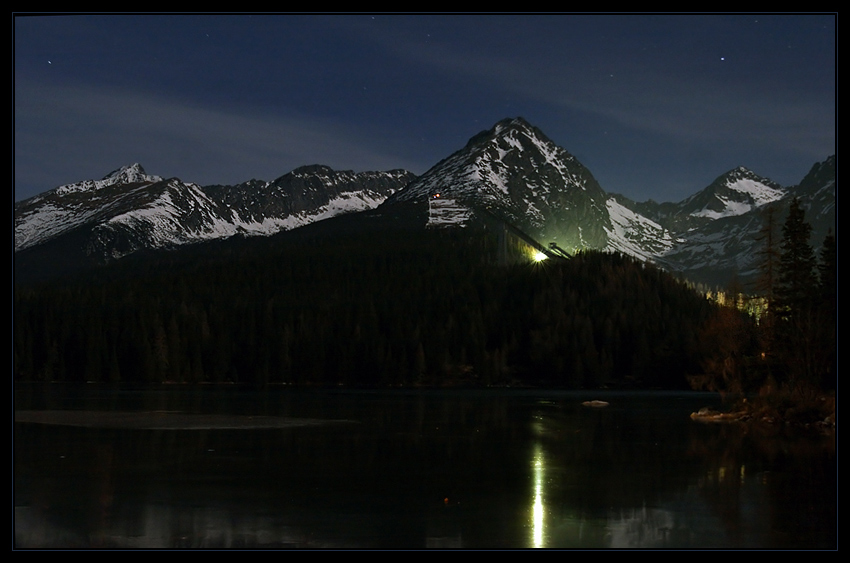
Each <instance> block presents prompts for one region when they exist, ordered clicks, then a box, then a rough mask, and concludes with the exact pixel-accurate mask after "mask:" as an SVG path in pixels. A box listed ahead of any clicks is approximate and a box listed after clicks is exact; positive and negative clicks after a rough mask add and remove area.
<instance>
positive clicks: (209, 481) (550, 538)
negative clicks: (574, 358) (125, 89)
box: [14, 385, 837, 549]
mask: <svg viewBox="0 0 850 563" xmlns="http://www.w3.org/2000/svg"><path fill="white" fill-rule="evenodd" d="M589 399H600V400H604V401H607V402H608V403H609V406H607V407H603V408H591V407H586V406H583V405H582V402H583V401H586V400H589ZM704 406H712V407H716V406H718V399H717V397H716V396H715V395H709V394H696V393H687V394H676V393H648V392H647V393H610V392H609V393H599V392H596V393H593V394H586V393H575V392H547V391H513V390H483V391H343V390H338V391H304V390H291V389H286V388H278V389H271V390H266V391H255V390H247V389H240V388H235V387H232V386H230V387H227V386H223V387H215V386H203V387H183V386H161V387H156V388H146V389H130V388H116V387H111V388H110V387H104V386H93V385H88V386H65V385H49V386H42V385H17V386H16V390H15V409H16V422H15V425H14V439H15V444H14V453H15V461H14V466H15V470H14V471H15V475H14V491H15V499H14V502H15V544H16V546H17V547H20V548H41V547H71V548H74V547H84V548H87V547H130V548H162V547H166V548H171V547H187V548H277V547H293V548H413V549H421V548H533V547H541V548H801V549H835V548H836V547H837V539H836V520H837V518H836V516H837V501H836V455H835V454H836V443H835V436H834V435H831V436H821V435H818V434H813V433H799V432H797V433H795V432H790V431H787V430H785V429H778V428H757V427H749V428H748V427H744V426H739V425H720V424H705V423H698V422H694V421H691V420H690V418H689V415H690V413H691V412H693V411H695V410H698V409H699V408H700V407H704ZM69 411H70V412H69Z"/></svg>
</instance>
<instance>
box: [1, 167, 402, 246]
mask: <svg viewBox="0 0 850 563" xmlns="http://www.w3.org/2000/svg"><path fill="white" fill-rule="evenodd" d="M413 178H415V175H414V174H412V173H410V172H407V171H405V170H392V171H389V172H357V173H355V172H352V171H335V170H332V169H331V168H329V167H327V166H320V165H315V166H305V167H302V168H298V169H296V170H293V171H292V172H290V173H288V174H285V175H284V176H281V177H280V178H278V179H277V180H274V181H272V182H266V181H262V180H249V181H247V182H243V183H241V184H238V185H236V186H224V185H214V186H199V185H197V184H193V183H189V182H183V181H181V180H180V179H178V178H170V179H167V180H163V179H162V178H161V177H159V176H153V175H150V174H147V173H146V172H145V171H144V169H143V168H142V167H141V166H140V165H139V164H132V165H130V166H125V167H123V168H119V169H118V170H115V171H113V172H111V173H109V174H107V175H106V176H105V177H104V178H103V179H102V180H86V181H83V182H78V183H76V184H69V185H65V186H60V187H58V188H55V189H53V190H50V191H48V192H45V193H43V194H41V195H39V196H36V197H33V198H30V199H27V200H24V201H21V202H18V203H16V204H15V253H16V254H17V253H18V252H20V251H25V250H28V249H31V248H34V247H40V246H45V245H47V244H49V243H52V242H53V241H56V240H57V239H59V238H66V239H67V237H69V236H70V237H73V240H74V242H73V244H71V243H69V244H71V249H69V248H68V247H67V246H65V245H64V244H63V245H61V246H62V248H63V250H62V253H63V254H66V255H69V254H73V255H76V256H79V257H80V259H81V260H88V259H93V260H95V261H109V260H113V259H117V258H121V257H123V256H126V255H128V254H132V253H134V252H136V251H139V250H154V249H163V248H173V247H177V246H180V245H184V244H192V243H197V242H201V241H207V240H215V239H222V238H228V237H231V236H233V235H237V234H241V235H246V236H250V235H271V234H275V233H277V232H280V231H285V230H289V229H293V228H296V227H300V226H303V225H306V224H309V223H312V222H315V221H319V220H322V219H326V218H328V217H333V216H335V215H339V214H343V213H350V212H355V211H364V210H368V209H373V208H375V207H377V206H378V205H379V204H380V203H382V202H383V201H384V200H385V199H386V198H387V196H389V195H390V194H392V193H393V192H395V191H396V190H399V189H401V188H403V187H404V186H405V185H407V183H408V182H410V181H411V180H412V179H413Z"/></svg>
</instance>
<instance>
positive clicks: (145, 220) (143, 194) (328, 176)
mask: <svg viewBox="0 0 850 563" xmlns="http://www.w3.org/2000/svg"><path fill="white" fill-rule="evenodd" d="M792 197H800V198H801V201H802V202H803V205H804V208H805V209H806V210H807V213H809V217H811V220H812V222H813V227H814V229H813V238H812V241H811V242H812V244H813V246H815V247H817V245H819V244H820V242H821V241H822V240H823V237H824V236H825V234H826V232H827V231H828V229H830V228H832V229H833V231H834V225H835V156H834V155H833V156H831V157H829V158H828V159H827V160H826V161H824V162H822V163H818V164H815V165H814V166H813V167H812V169H811V171H810V172H809V174H808V175H807V176H806V177H805V178H804V179H803V180H802V181H801V182H800V184H799V185H797V186H790V187H783V186H781V185H779V184H778V183H776V182H774V181H772V180H770V179H768V178H765V177H762V176H759V175H757V174H755V173H754V172H752V171H750V170H748V169H747V168H744V167H743V166H739V167H737V168H734V169H732V170H730V171H728V172H726V173H724V174H722V175H720V176H719V177H717V178H716V179H715V180H714V181H713V182H712V183H711V184H709V185H708V186H707V187H705V188H704V189H701V190H699V191H696V192H695V193H694V195H692V196H690V197H688V198H685V199H684V200H682V201H680V202H678V203H655V202H653V201H652V200H649V201H646V202H643V203H638V202H634V201H632V200H630V199H629V198H627V197H625V196H621V195H616V194H608V193H606V192H605V191H604V190H603V189H602V187H601V186H600V185H599V183H598V182H597V181H596V179H595V178H594V176H593V174H592V173H591V172H590V170H588V169H587V168H586V167H585V166H584V165H583V164H582V163H580V162H579V161H578V159H576V158H575V157H574V156H573V155H571V154H570V153H569V152H567V151H566V150H565V149H563V148H561V147H559V146H557V145H556V144H555V143H553V142H552V141H551V140H550V139H549V138H547V137H546V136H545V135H544V134H543V133H542V131H540V130H539V129H538V128H536V127H534V126H532V125H530V124H529V123H528V122H526V121H525V120H524V119H522V118H519V117H517V118H510V119H504V120H501V121H499V122H498V123H496V124H495V125H494V126H493V127H492V128H491V129H489V130H485V131H482V132H480V133H478V134H477V135H475V136H473V137H472V138H471V139H470V140H469V141H468V142H467V143H466V146H464V147H463V148H461V149H460V150H458V151H456V152H454V153H453V154H451V155H449V156H448V157H446V158H444V159H443V160H441V161H440V162H438V163H437V164H435V165H434V166H432V167H431V168H430V169H429V170H428V171H427V172H426V173H425V174H423V175H422V176H420V177H416V176H415V175H414V174H412V173H410V172H407V171H404V170H390V171H384V172H359V173H355V172H352V171H336V170H333V169H331V168H329V167H327V166H323V165H318V164H317V165H311V166H302V167H300V168H297V169H295V170H293V171H291V172H289V173H288V174H285V175H283V176H281V177H279V178H277V179H275V180H273V181H264V180H249V181H247V182H243V183H241V184H237V185H208V186H200V185H197V184H193V183H188V182H183V181H181V180H179V179H177V178H171V179H167V180H163V179H162V178H160V177H158V176H153V175H149V174H147V173H146V172H145V171H144V170H143V169H142V168H141V166H139V165H138V164H134V165H131V166H128V167H125V168H121V169H119V170H116V171H115V172H113V173H111V174H109V175H107V176H106V177H105V178H104V179H102V180H97V181H93V180H91V181H85V182H78V183H76V184H69V185H66V186H61V187H59V188H56V189H54V190H51V191H48V192H45V193H44V194H41V195H39V196H36V197H34V198H31V199H29V200H25V201H22V202H19V203H17V204H15V252H16V256H17V253H18V252H21V251H26V250H28V249H32V248H37V247H39V246H43V245H46V244H48V243H53V242H54V241H58V240H64V239H65V238H66V235H74V236H75V237H77V238H80V237H81V239H82V241H83V242H82V243H79V242H75V243H74V244H75V245H77V246H79V245H80V244H82V247H83V248H82V249H81V250H80V252H82V253H84V254H85V256H87V257H90V258H94V259H95V260H98V261H109V260H113V259H117V258H121V257H123V256H126V255H128V254H132V253H134V252H137V251H139V250H152V249H166V248H175V247H179V246H181V245H185V244H193V243H199V242H203V241H210V240H217V239H223V238H228V237H232V236H235V235H241V236H268V235H272V234H275V233H278V232H281V231H288V230H292V229H296V228H299V227H303V226H305V225H308V224H311V223H316V222H317V221H321V220H324V219H329V218H331V217H334V216H337V215H341V214H351V213H354V214H356V213H358V212H362V211H367V210H373V209H374V210H376V213H378V214H380V213H383V211H382V210H392V209H396V210H400V209H401V208H406V209H410V210H412V211H413V213H412V214H408V215H405V216H410V217H421V222H420V223H416V224H417V225H419V226H420V227H423V228H424V227H427V228H457V227H464V228H468V227H471V226H473V225H483V224H485V223H487V224H492V221H494V220H495V221H496V222H501V223H503V224H504V225H506V226H508V227H509V228H510V229H511V230H512V231H513V232H517V233H522V235H523V236H525V237H528V239H529V240H531V239H533V240H534V241H536V244H537V245H539V247H540V248H545V247H549V246H550V245H555V247H557V248H558V249H560V250H559V251H561V250H563V251H564V252H566V253H569V254H572V253H575V252H579V251H582V250H589V249H595V250H603V251H608V252H620V253H624V254H627V255H630V256H633V257H635V258H638V259H640V260H643V261H647V262H652V263H655V264H657V265H659V266H661V267H663V268H665V269H667V270H668V271H670V272H673V273H675V274H677V275H681V276H682V277H685V278H687V279H690V280H692V281H701V282H705V283H711V284H717V285H724V284H726V283H728V282H729V280H731V279H732V278H734V277H736V276H737V277H739V278H741V279H744V280H746V279H749V278H752V277H753V276H755V274H756V272H757V267H756V265H757V257H758V252H759V247H758V244H759V243H758V234H759V230H760V229H761V227H762V225H763V221H764V216H763V214H764V210H765V209H766V208H767V207H768V206H775V207H776V208H777V209H778V211H779V215H780V216H784V213H785V212H786V209H787V205H788V202H789V201H790V200H791V198H792ZM426 214H427V217H426ZM389 215H391V216H395V215H396V214H395V212H391V213H389ZM482 220H483V221H484V223H482V222H481V221H482ZM416 228H419V227H416Z"/></svg>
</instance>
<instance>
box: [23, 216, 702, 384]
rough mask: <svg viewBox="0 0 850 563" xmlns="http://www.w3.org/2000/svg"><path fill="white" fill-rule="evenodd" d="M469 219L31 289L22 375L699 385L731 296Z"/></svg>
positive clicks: (196, 256)
mask: <svg viewBox="0 0 850 563" xmlns="http://www.w3.org/2000/svg"><path fill="white" fill-rule="evenodd" d="M499 253H500V249H499V244H498V241H497V237H495V236H492V235H488V234H486V233H485V234H473V233H470V232H467V231H465V230H445V231H425V232H410V231H403V232H398V233H388V234H385V235H384V236H381V237H376V236H375V234H374V233H366V234H362V235H357V234H351V235H350V236H346V237H342V238H338V237H337V238H333V239H330V238H324V239H323V238H321V237H317V238H315V239H309V238H304V237H300V238H298V237H272V238H271V239H270V240H268V241H262V242H258V241H253V242H252V243H251V244H250V245H249V244H247V243H237V242H229V243H223V244H219V245H215V246H204V247H198V248H197V249H194V250H191V251H188V252H183V251H181V252H179V253H164V254H160V255H155V256H153V257H147V258H144V259H142V258H138V259H132V258H131V259H125V260H124V261H121V262H119V263H117V264H113V265H112V266H110V267H108V268H104V269H103V270H102V271H101V272H100V273H99V274H98V275H96V276H91V275H89V276H87V277H86V278H85V279H78V280H76V281H69V280H63V281H62V282H61V283H60V282H54V283H49V284H44V285H38V286H34V285H32V286H22V287H16V289H15V299H14V318H15V322H14V325H15V326H14V331H15V333H14V377H15V379H16V380H61V381H121V382H161V381H175V382H243V383H252V384H260V385H262V384H269V383H290V384H300V385H337V384H346V385H374V386H394V385H445V384H472V385H504V384H530V385H549V386H561V387H572V388H579V387H599V386H603V385H609V386H634V387H656V388H658V387H664V388H683V387H686V385H687V381H686V379H685V375H686V374H688V373H695V372H696V371H697V370H699V369H701V368H700V366H701V361H702V357H701V353H702V352H701V346H700V343H699V340H698V339H699V335H700V333H701V331H702V330H703V324H704V322H705V321H706V319H708V318H709V316H710V314H711V311H712V310H713V309H714V306H713V305H712V304H710V303H709V302H708V301H707V300H706V299H704V298H703V297H701V296H700V295H698V294H697V293H696V292H694V291H692V290H691V289H689V288H688V287H686V286H685V284H683V283H681V282H679V281H676V280H675V279H673V278H672V277H671V276H669V275H668V274H666V273H664V272H663V271H661V270H659V269H657V268H655V267H653V266H650V265H646V264H643V263H640V262H638V261H636V260H633V259H631V258H627V257H624V256H621V255H610V254H603V253H598V252H586V253H582V254H579V255H577V256H575V257H574V258H573V259H571V260H568V261H567V260H554V259H550V260H548V261H546V262H543V263H541V264H533V263H532V262H531V261H530V260H525V259H522V258H521V256H519V255H518V256H517V259H516V260H514V263H513V264H512V265H504V264H503V261H502V260H499V259H498V256H499Z"/></svg>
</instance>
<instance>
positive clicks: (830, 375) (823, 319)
mask: <svg viewBox="0 0 850 563" xmlns="http://www.w3.org/2000/svg"><path fill="white" fill-rule="evenodd" d="M778 231H779V225H778V219H777V211H776V210H775V209H773V208H769V209H768V210H767V211H766V214H765V224H764V228H763V229H762V233H761V236H760V241H761V243H762V251H761V252H760V254H759V268H760V273H761V275H760V278H759V280H758V283H757V286H756V288H757V290H758V292H759V294H760V296H761V297H762V298H763V299H765V300H766V303H767V307H766V309H765V310H764V311H762V314H761V315H760V316H758V317H754V316H749V315H747V314H745V313H743V312H741V311H739V310H736V309H735V308H734V307H727V308H724V309H719V310H717V311H716V312H715V313H714V315H713V316H712V318H711V319H710V321H709V322H708V323H707V325H706V329H705V332H704V333H703V334H702V336H701V341H702V343H703V345H704V346H705V351H704V356H705V360H704V362H705V363H704V367H705V369H704V375H703V376H702V377H695V378H692V382H693V384H694V385H695V386H697V387H702V388H708V389H715V390H718V391H721V392H723V393H728V394H730V395H731V396H733V397H740V396H742V395H744V394H751V393H755V392H759V393H761V394H762V395H773V396H780V395H782V396H788V397H790V396H796V397H812V396H814V395H817V394H818V393H823V392H825V391H831V390H835V389H836V364H837V349H836V328H837V323H836V319H837V311H836V295H837V293H836V292H837V288H836V279H837V278H836V275H837V274H836V272H837V269H836V264H837V262H836V252H835V248H836V247H835V244H836V241H835V234H834V233H833V232H832V231H830V232H829V234H828V235H827V236H826V238H825V240H824V241H823V245H822V247H821V251H820V256H819V259H818V258H817V257H816V255H815V251H814V249H813V248H812V246H811V245H810V243H809V239H810V237H811V231H812V228H811V225H810V224H809V223H807V222H806V220H805V212H804V210H803V208H802V205H801V203H800V201H799V200H798V199H794V200H793V201H792V202H791V205H790V208H789V211H788V216H787V217H786V219H785V222H784V223H783V225H782V228H781V236H780V234H779V232H778Z"/></svg>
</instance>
